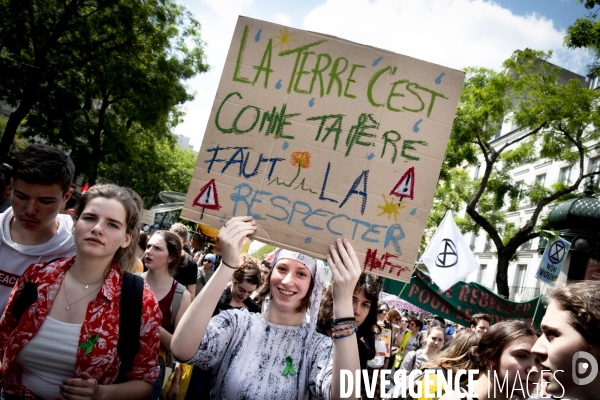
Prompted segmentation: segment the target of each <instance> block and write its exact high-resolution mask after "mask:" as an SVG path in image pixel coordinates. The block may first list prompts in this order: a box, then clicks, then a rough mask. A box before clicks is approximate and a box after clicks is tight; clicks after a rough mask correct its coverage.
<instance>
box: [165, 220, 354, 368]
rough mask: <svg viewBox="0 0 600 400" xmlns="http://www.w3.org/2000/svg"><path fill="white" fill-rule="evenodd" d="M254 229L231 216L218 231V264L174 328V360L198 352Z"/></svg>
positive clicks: (172, 342)
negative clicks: (219, 258)
mask: <svg viewBox="0 0 600 400" xmlns="http://www.w3.org/2000/svg"><path fill="white" fill-rule="evenodd" d="M255 230H256V222H254V219H253V218H252V217H233V218H232V219H230V220H229V221H227V223H226V224H225V225H224V226H223V227H222V228H221V230H220V231H219V243H220V244H221V253H222V257H223V258H222V261H221V265H220V266H219V268H217V270H216V271H215V273H214V274H213V276H212V278H211V279H210V280H209V281H208V282H207V283H206V285H205V286H204V288H203V289H202V291H201V292H200V293H199V294H198V296H197V297H196V298H195V299H194V301H192V304H191V305H190V306H189V308H188V309H187V311H186V312H185V313H184V314H183V317H182V318H181V320H180V321H179V324H178V325H177V328H176V329H175V333H174V334H173V338H172V340H171V352H172V353H173V355H174V356H175V357H176V358H177V359H179V360H182V361H186V360H189V359H191V358H192V357H193V356H194V355H195V354H196V352H197V351H198V348H199V347H200V343H201V342H202V338H203V337H204V332H206V327H207V326H208V322H209V321H210V318H211V317H212V314H213V311H214V309H215V307H216V305H217V303H218V302H219V298H220V297H221V294H222V293H223V290H224V289H225V286H227V283H228V282H229V281H230V280H231V276H232V275H233V271H234V269H235V267H237V265H238V263H239V258H240V254H241V251H242V246H243V244H244V239H245V238H246V237H247V236H249V235H251V234H253V233H254V231H255ZM351 305H352V303H351Z"/></svg>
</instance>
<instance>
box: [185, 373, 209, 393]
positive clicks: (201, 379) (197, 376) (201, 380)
mask: <svg viewBox="0 0 600 400" xmlns="http://www.w3.org/2000/svg"><path fill="white" fill-rule="evenodd" d="M213 380H214V378H213V376H212V373H211V372H210V371H204V370H201V369H200V368H198V367H194V368H192V376H191V377H190V384H189V386H188V390H187V393H186V395H185V400H209V399H210V391H211V389H212V386H213Z"/></svg>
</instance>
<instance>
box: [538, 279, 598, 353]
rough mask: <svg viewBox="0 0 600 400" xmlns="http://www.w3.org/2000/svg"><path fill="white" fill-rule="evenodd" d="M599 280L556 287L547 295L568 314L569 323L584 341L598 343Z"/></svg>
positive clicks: (549, 299) (596, 344)
mask: <svg viewBox="0 0 600 400" xmlns="http://www.w3.org/2000/svg"><path fill="white" fill-rule="evenodd" d="M598 293H600V282H598V281H582V282H575V283H570V284H568V285H566V286H564V287H561V288H558V289H556V290H554V291H553V292H551V293H550V295H549V296H548V303H549V302H551V301H555V302H556V305H557V307H558V308H559V309H561V310H563V311H566V312H567V313H568V314H569V320H568V321H569V323H570V324H571V326H573V328H575V330H576V331H577V332H579V334H580V335H581V336H583V338H584V339H585V340H586V342H587V343H588V344H590V345H592V346H598V345H600V296H598Z"/></svg>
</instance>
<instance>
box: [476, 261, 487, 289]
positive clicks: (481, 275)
mask: <svg viewBox="0 0 600 400" xmlns="http://www.w3.org/2000/svg"><path fill="white" fill-rule="evenodd" d="M486 271H487V264H479V272H478V273H477V283H479V284H481V285H483V283H484V282H485V273H486Z"/></svg>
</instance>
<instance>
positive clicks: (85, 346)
mask: <svg viewBox="0 0 600 400" xmlns="http://www.w3.org/2000/svg"><path fill="white" fill-rule="evenodd" d="M97 341H98V334H97V333H94V334H93V335H92V336H90V338H89V339H88V341H87V342H83V343H81V344H80V345H79V348H80V349H85V354H90V353H91V352H92V348H93V347H94V345H95V344H96V342H97Z"/></svg>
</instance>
